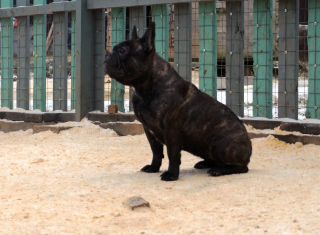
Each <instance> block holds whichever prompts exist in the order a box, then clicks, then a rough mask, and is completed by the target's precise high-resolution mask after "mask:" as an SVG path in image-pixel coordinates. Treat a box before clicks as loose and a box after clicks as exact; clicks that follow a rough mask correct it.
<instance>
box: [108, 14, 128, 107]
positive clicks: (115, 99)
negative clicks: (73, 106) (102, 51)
mask: <svg viewBox="0 0 320 235" xmlns="http://www.w3.org/2000/svg"><path fill="white" fill-rule="evenodd" d="M111 14H112V36H111V42H112V44H111V45H112V47H114V46H115V45H117V44H118V43H119V42H121V41H123V40H125V38H126V8H112V10H111ZM111 104H116V105H117V106H118V109H119V111H120V112H124V85H122V84H121V83H119V82H117V81H116V80H114V79H112V80H111Z"/></svg>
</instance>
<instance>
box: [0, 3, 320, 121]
mask: <svg viewBox="0 0 320 235" xmlns="http://www.w3.org/2000/svg"><path fill="white" fill-rule="evenodd" d="M299 2H300V1H299V0H296V1H291V0H254V1H241V0H232V1H231V0H230V1H199V0H198V1H186V0H136V1H125V0H118V1H104V0H73V1H61V0H55V1H54V2H53V3H50V4H48V3H47V1H46V0H34V1H33V5H30V1H29V0H17V1H16V4H17V6H18V7H14V6H13V3H14V1H13V0H0V4H1V5H0V7H1V9H0V20H1V36H0V41H1V50H0V53H1V67H0V69H1V99H0V107H1V108H9V109H19V108H22V109H25V110H35V109H38V110H41V111H44V112H45V111H54V110H63V111H72V110H75V113H76V120H78V121H79V120H81V119H82V118H83V117H84V116H85V115H86V114H87V113H88V112H90V111H94V110H99V111H101V112H104V111H106V110H107V107H108V105H109V104H117V105H118V107H119V110H120V111H121V112H127V111H130V110H131V109H132V107H131V104H130V96H131V92H132V90H131V89H130V88H128V87H125V86H123V85H121V84H119V83H117V82H116V81H114V80H112V79H111V78H109V77H108V76H105V75H104V70H103V61H104V58H105V56H106V54H107V53H108V51H111V50H112V47H113V46H114V45H115V44H117V43H119V42H120V41H122V40H125V39H128V38H129V37H130V34H131V29H132V26H133V25H136V26H137V28H138V34H139V35H142V34H143V32H144V31H145V30H146V28H147V26H148V23H149V22H150V21H154V22H156V41H155V44H156V51H157V52H158V53H159V55H160V56H162V57H163V58H164V59H165V60H167V61H169V62H170V63H171V64H172V66H173V67H174V68H175V69H176V70H177V72H178V73H179V74H180V75H181V76H182V77H183V78H184V79H186V80H188V81H191V82H193V83H194V84H195V85H196V86H198V87H199V89H200V90H202V91H203V92H205V93H207V94H209V95H211V96H212V97H214V98H216V99H218V100H219V101H221V102H223V103H225V104H226V105H228V106H229V107H230V108H231V109H232V110H233V111H234V112H235V113H236V114H237V115H239V116H248V117H266V118H284V117H288V118H293V119H305V118H316V119H320V108H319V106H320V72H319V71H318V69H319V66H320V64H319V63H320V62H319V61H320V59H319V55H320V51H319V48H318V47H319V45H320V42H318V41H319V37H320V30H319V29H318V27H320V26H319V23H318V21H319V19H318V18H319V15H320V3H319V2H318V1H316V0H309V1H308V6H300V5H299ZM301 8H307V9H306V10H307V11H306V12H308V22H301V19H300V20H299V15H300V14H301V13H300V11H301ZM15 22H17V23H16V24H14V23H15Z"/></svg>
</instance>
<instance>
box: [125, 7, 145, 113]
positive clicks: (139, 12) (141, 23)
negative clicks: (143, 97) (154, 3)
mask: <svg viewBox="0 0 320 235" xmlns="http://www.w3.org/2000/svg"><path fill="white" fill-rule="evenodd" d="M146 9H147V8H146V7H145V6H143V7H130V11H129V14H130V17H129V27H130V33H131V31H132V28H133V26H136V28H137V33H138V37H142V36H143V34H144V32H145V30H146V28H147V13H146ZM130 36H131V34H130ZM132 93H133V90H132V87H129V111H131V110H133V106H132V101H131V97H132Z"/></svg>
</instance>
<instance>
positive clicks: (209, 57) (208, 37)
mask: <svg viewBox="0 0 320 235" xmlns="http://www.w3.org/2000/svg"><path fill="white" fill-rule="evenodd" d="M199 89H200V90H201V91H203V92H205V93H207V94H208V95H210V96H212V97H214V98H217V14H216V3H215V1H211V2H199Z"/></svg>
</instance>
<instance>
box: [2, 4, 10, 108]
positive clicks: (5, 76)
mask: <svg viewBox="0 0 320 235" xmlns="http://www.w3.org/2000/svg"><path fill="white" fill-rule="evenodd" d="M1 3H2V4H3V1H2V2H1ZM12 22H13V21H12V18H2V19H1V39H0V40H1V106H2V107H7V108H10V109H12V108H13V24H12Z"/></svg>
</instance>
